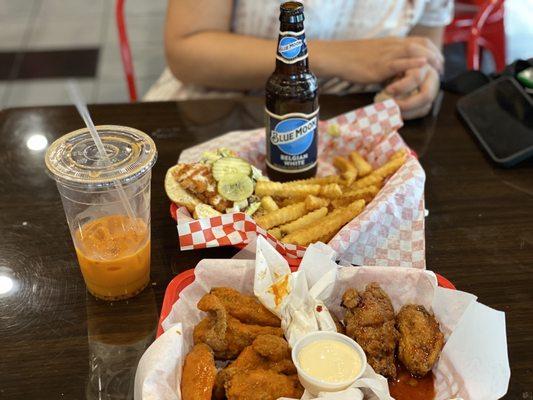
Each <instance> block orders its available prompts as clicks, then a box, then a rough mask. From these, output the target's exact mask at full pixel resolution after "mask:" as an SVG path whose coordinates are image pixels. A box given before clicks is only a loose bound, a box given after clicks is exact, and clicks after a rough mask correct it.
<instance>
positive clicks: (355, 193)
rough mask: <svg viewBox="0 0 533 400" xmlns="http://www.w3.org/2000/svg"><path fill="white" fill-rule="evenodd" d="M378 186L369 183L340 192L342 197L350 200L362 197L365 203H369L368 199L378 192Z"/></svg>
mask: <svg viewBox="0 0 533 400" xmlns="http://www.w3.org/2000/svg"><path fill="white" fill-rule="evenodd" d="M379 189H380V188H379V186H376V185H370V186H366V187H364V188H361V189H351V190H347V191H345V192H344V193H343V194H342V197H341V198H342V199H349V200H351V201H354V200H359V199H363V200H364V201H365V202H366V204H368V203H370V201H371V200H372V199H373V198H374V197H375V196H376V195H377V194H378V192H379Z"/></svg>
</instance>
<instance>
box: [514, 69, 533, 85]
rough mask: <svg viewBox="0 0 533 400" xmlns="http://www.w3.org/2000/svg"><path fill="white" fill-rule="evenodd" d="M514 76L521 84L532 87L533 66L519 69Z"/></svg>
mask: <svg viewBox="0 0 533 400" xmlns="http://www.w3.org/2000/svg"><path fill="white" fill-rule="evenodd" d="M516 78H517V79H518V80H519V81H520V83H521V84H522V85H524V86H525V87H527V88H529V89H533V67H529V68H526V69H524V70H523V71H520V72H519V73H518V75H516Z"/></svg>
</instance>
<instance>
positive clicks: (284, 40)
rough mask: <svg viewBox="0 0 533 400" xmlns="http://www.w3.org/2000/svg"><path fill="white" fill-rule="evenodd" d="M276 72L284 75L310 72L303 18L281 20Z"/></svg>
mask: <svg viewBox="0 0 533 400" xmlns="http://www.w3.org/2000/svg"><path fill="white" fill-rule="evenodd" d="M275 72H276V73H278V74H283V75H298V74H302V73H307V72H309V61H308V56H307V41H306V39H305V29H304V24H303V20H302V21H298V22H285V21H282V22H281V24H280V32H279V36H278V48H277V54H276V71H275Z"/></svg>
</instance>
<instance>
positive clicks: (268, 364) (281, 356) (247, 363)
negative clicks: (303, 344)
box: [213, 335, 296, 400]
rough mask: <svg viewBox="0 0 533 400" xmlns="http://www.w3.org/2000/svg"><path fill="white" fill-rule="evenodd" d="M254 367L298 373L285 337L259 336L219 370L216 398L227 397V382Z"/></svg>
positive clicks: (287, 373)
mask: <svg viewBox="0 0 533 400" xmlns="http://www.w3.org/2000/svg"><path fill="white" fill-rule="evenodd" d="M253 369H266V370H271V371H274V372H278V373H281V374H284V375H293V374H296V367H295V366H294V364H293V362H292V359H291V353H290V349H289V345H288V343H287V342H286V341H285V339H283V338H281V337H278V336H273V335H260V336H258V337H257V338H256V339H255V340H254V341H253V343H252V345H251V346H248V347H246V348H245V349H244V350H243V351H242V352H241V354H239V357H237V359H236V360H235V361H234V362H232V363H231V364H229V365H228V366H227V367H226V368H224V369H222V370H220V371H219V372H218V374H217V377H216V381H215V389H214V392H213V394H214V397H215V399H217V400H221V399H224V398H225V394H226V392H225V385H226V382H228V381H229V380H231V379H232V378H233V377H234V376H235V375H236V374H241V373H243V372H246V371H250V370H253Z"/></svg>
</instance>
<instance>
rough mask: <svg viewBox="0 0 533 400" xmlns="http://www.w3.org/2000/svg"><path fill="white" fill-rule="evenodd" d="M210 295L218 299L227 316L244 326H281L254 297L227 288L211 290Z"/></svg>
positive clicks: (275, 317) (276, 318) (278, 320)
mask: <svg viewBox="0 0 533 400" xmlns="http://www.w3.org/2000/svg"><path fill="white" fill-rule="evenodd" d="M211 294H212V295H215V296H216V297H218V298H219V299H220V301H221V302H222V304H224V307H225V308H226V311H227V312H228V314H229V315H231V316H232V317H234V318H237V319H238V320H239V321H241V322H244V323H245V324H256V325H267V326H276V327H278V326H281V321H280V319H279V318H278V317H277V316H275V315H274V314H272V313H271V312H270V311H269V310H268V309H267V308H266V307H265V306H263V305H262V304H261V303H260V302H259V301H258V300H257V299H256V298H255V297H254V296H246V295H244V294H241V293H239V292H238V291H237V290H235V289H232V288H228V287H217V288H213V289H211Z"/></svg>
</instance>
